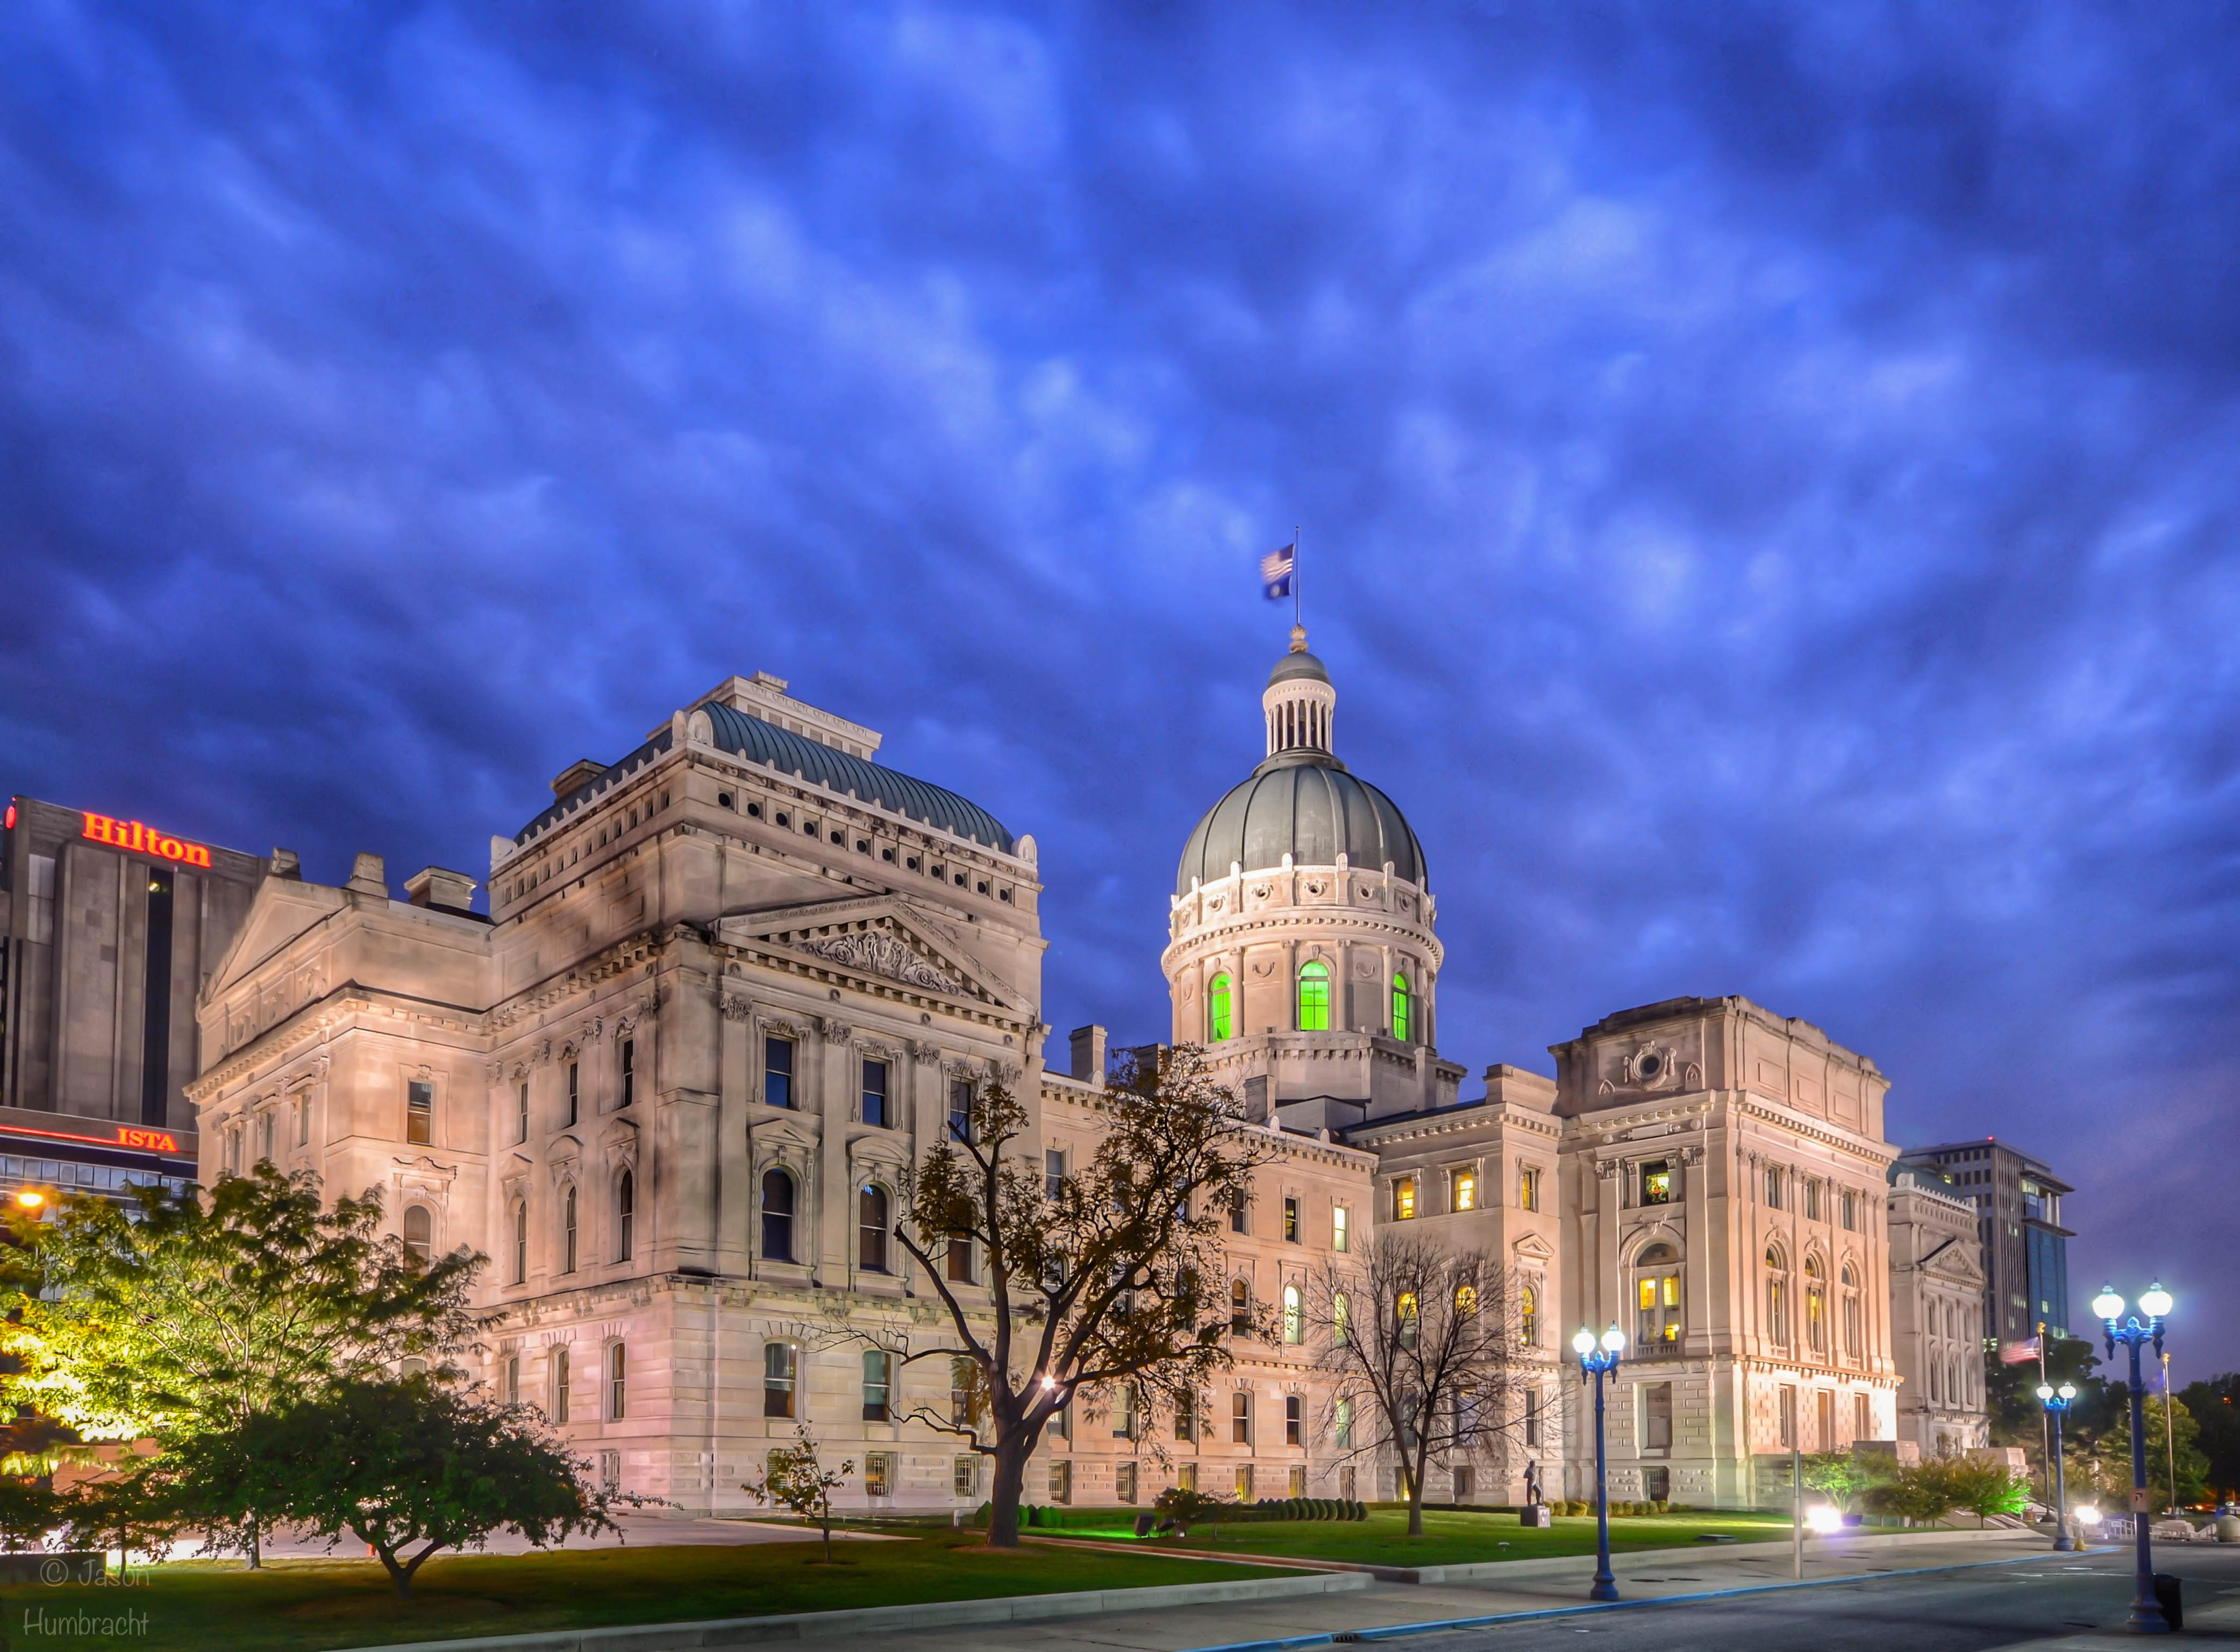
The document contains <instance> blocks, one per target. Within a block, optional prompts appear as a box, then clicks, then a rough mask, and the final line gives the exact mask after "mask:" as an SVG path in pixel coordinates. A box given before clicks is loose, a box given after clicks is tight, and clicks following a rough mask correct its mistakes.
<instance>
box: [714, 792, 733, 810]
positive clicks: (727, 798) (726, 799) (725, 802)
mask: <svg viewBox="0 0 2240 1652" xmlns="http://www.w3.org/2000/svg"><path fill="white" fill-rule="evenodd" d="M730 806H731V794H730V792H728V791H719V792H717V794H716V807H717V808H718V809H729V808H730Z"/></svg>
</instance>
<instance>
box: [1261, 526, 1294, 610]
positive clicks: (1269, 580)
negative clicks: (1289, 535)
mask: <svg viewBox="0 0 2240 1652" xmlns="http://www.w3.org/2000/svg"><path fill="white" fill-rule="evenodd" d="M1298 563H1299V542H1298V541H1297V540H1296V539H1294V540H1293V541H1292V542H1291V543H1290V544H1288V545H1286V546H1284V547H1283V550H1271V551H1270V552H1269V553H1268V554H1267V555H1266V556H1263V557H1262V558H1261V559H1260V594H1261V595H1262V596H1264V597H1266V598H1267V599H1268V600H1269V601H1270V602H1271V603H1280V602H1282V601H1283V599H1284V598H1285V597H1287V596H1290V594H1291V570H1293V569H1295V568H1297V566H1298Z"/></svg>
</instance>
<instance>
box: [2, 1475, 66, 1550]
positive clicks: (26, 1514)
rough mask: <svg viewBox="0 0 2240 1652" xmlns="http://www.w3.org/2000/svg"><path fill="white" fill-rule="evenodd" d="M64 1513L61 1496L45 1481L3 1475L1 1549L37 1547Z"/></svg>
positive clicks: (21, 1476)
mask: <svg viewBox="0 0 2240 1652" xmlns="http://www.w3.org/2000/svg"><path fill="white" fill-rule="evenodd" d="M62 1516H63V1506H62V1499H61V1498H60V1497H58V1496H57V1495H55V1490H54V1488H53V1487H51V1486H50V1485H49V1484H48V1483H47V1482H45V1481H44V1480H43V1479H36V1478H30V1477H26V1476H23V1475H0V1549H6V1550H7V1551H8V1552H9V1553H10V1554H13V1553H14V1552H15V1551H16V1550H17V1549H34V1548H37V1546H38V1544H39V1542H40V1541H41V1540H42V1539H43V1538H44V1537H45V1536H46V1535H47V1533H48V1532H49V1531H50V1529H52V1528H54V1527H55V1526H57V1524H59V1523H60V1522H61V1521H62Z"/></svg>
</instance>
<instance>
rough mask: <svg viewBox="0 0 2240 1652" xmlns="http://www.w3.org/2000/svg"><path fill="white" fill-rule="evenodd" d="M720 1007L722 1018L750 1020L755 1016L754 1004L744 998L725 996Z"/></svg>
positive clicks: (727, 1019)
mask: <svg viewBox="0 0 2240 1652" xmlns="http://www.w3.org/2000/svg"><path fill="white" fill-rule="evenodd" d="M721 1008H722V1009H723V1019H724V1020H726V1021H752V1020H753V1019H754V1018H755V1007H754V1005H752V1004H751V1003H748V1002H747V1001H746V1000H745V999H744V998H733V997H729V996H726V997H725V998H724V999H723V1003H722V1005H721Z"/></svg>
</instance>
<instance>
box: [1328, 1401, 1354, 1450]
mask: <svg viewBox="0 0 2240 1652" xmlns="http://www.w3.org/2000/svg"><path fill="white" fill-rule="evenodd" d="M1330 1422H1331V1434H1332V1436H1333V1437H1334V1439H1335V1440H1336V1442H1337V1449H1339V1450H1341V1451H1350V1450H1352V1449H1353V1402H1352V1401H1351V1400H1340V1401H1339V1402H1337V1407H1336V1408H1335V1413H1334V1415H1333V1416H1332V1417H1331V1419H1330Z"/></svg>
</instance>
